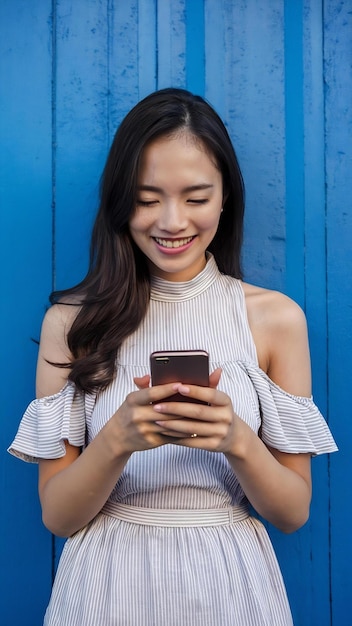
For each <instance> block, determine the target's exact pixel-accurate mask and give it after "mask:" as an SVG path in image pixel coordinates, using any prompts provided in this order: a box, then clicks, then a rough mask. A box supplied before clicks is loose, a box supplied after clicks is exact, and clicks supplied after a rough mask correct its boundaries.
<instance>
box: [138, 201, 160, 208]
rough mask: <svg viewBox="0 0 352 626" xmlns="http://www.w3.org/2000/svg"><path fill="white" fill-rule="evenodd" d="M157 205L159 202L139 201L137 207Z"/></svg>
mask: <svg viewBox="0 0 352 626" xmlns="http://www.w3.org/2000/svg"><path fill="white" fill-rule="evenodd" d="M156 203H157V200H141V199H139V200H137V205H139V206H147V207H148V206H153V205H154V204H156Z"/></svg>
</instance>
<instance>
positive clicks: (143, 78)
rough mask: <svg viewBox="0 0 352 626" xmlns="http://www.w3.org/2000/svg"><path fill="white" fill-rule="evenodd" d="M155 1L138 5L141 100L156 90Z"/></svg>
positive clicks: (147, 1) (141, 2)
mask: <svg viewBox="0 0 352 626" xmlns="http://www.w3.org/2000/svg"><path fill="white" fill-rule="evenodd" d="M156 11H157V0H139V4H138V81H139V83H138V84H139V87H138V94H139V99H140V100H141V99H142V98H144V97H145V96H147V95H148V94H149V93H151V92H152V91H155V90H156V88H157V47H156V38H157V16H156Z"/></svg>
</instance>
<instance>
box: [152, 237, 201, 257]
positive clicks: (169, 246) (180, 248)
mask: <svg viewBox="0 0 352 626" xmlns="http://www.w3.org/2000/svg"><path fill="white" fill-rule="evenodd" d="M195 237H196V235H190V236H189V237H177V238H176V237H175V238H171V237H152V239H153V240H154V242H155V244H156V246H157V248H158V250H160V251H161V252H163V253H164V254H179V253H180V252H184V251H185V250H188V248H189V247H190V246H191V245H192V243H193V241H194V239H195ZM161 242H163V243H161ZM182 242H184V243H182ZM175 244H178V245H175Z"/></svg>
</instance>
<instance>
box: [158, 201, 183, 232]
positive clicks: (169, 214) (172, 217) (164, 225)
mask: <svg viewBox="0 0 352 626" xmlns="http://www.w3.org/2000/svg"><path fill="white" fill-rule="evenodd" d="M158 222H159V224H158V225H159V228H160V229H161V230H164V231H167V232H169V233H177V232H179V231H180V230H184V229H185V228H186V227H187V224H188V219H187V211H186V209H185V207H184V206H182V204H181V203H180V202H176V201H168V202H165V203H163V205H162V207H161V210H160V215H159V220H158Z"/></svg>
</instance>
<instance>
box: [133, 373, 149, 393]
mask: <svg viewBox="0 0 352 626" xmlns="http://www.w3.org/2000/svg"><path fill="white" fill-rule="evenodd" d="M133 382H134V384H135V385H136V386H137V387H138V389H148V387H149V383H150V376H149V374H145V376H135V378H134V379H133Z"/></svg>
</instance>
